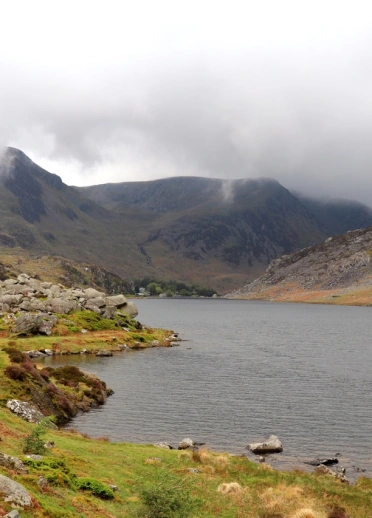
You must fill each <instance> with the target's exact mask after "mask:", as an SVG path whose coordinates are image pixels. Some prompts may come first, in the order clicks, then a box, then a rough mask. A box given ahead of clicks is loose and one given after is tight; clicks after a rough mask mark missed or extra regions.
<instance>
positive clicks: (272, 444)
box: [247, 435, 283, 455]
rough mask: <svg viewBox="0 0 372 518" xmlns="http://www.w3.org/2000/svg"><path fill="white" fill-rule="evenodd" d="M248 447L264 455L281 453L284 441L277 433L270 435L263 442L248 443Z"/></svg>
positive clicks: (253, 451)
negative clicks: (282, 441)
mask: <svg viewBox="0 0 372 518" xmlns="http://www.w3.org/2000/svg"><path fill="white" fill-rule="evenodd" d="M247 448H248V449H249V450H250V451H251V452H252V453H255V454H257V455H262V454H263V453H281V452H282V451H283V446H282V443H281V442H280V440H279V439H278V437H277V436H276V435H270V437H269V438H268V439H266V440H265V441H263V442H254V443H251V444H248V446H247Z"/></svg>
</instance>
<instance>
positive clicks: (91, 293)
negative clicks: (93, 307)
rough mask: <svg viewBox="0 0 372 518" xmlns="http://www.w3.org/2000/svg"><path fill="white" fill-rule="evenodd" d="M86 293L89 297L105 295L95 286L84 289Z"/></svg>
mask: <svg viewBox="0 0 372 518" xmlns="http://www.w3.org/2000/svg"><path fill="white" fill-rule="evenodd" d="M84 293H85V297H86V298H87V299H93V298H94V297H105V293H103V291H98V290H95V289H94V288H87V289H86V290H84Z"/></svg>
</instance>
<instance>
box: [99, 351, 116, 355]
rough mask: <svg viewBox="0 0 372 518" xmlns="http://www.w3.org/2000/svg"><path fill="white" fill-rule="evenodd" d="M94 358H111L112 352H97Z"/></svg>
mask: <svg viewBox="0 0 372 518" xmlns="http://www.w3.org/2000/svg"><path fill="white" fill-rule="evenodd" d="M96 356H112V352H111V351H98V353H96Z"/></svg>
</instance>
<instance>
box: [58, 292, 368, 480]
mask: <svg viewBox="0 0 372 518" xmlns="http://www.w3.org/2000/svg"><path fill="white" fill-rule="evenodd" d="M136 303H137V301H136ZM137 305H138V308H139V317H138V319H139V320H140V321H141V322H142V323H144V324H146V325H148V326H153V327H164V328H168V329H173V330H174V331H176V332H178V333H180V336H181V338H183V339H184V340H185V341H183V342H181V343H180V347H174V348H157V349H147V350H144V351H130V352H122V353H118V354H117V355H115V357H114V358H96V357H90V356H87V357H86V356H84V357H82V358H80V357H76V356H71V357H68V358H66V357H63V358H61V357H54V358H51V359H50V360H48V361H49V362H50V364H52V365H53V364H57V363H61V362H63V363H67V362H68V363H72V364H75V365H78V366H79V367H80V368H81V369H83V370H86V371H88V372H93V373H95V374H97V375H98V376H99V377H100V378H101V379H103V380H105V381H106V382H107V384H108V385H109V386H110V387H111V388H112V389H114V391H115V394H114V395H113V396H112V397H110V398H109V399H108V401H107V403H106V404H105V405H104V406H103V407H101V408H99V409H97V410H93V411H92V412H90V413H88V414H84V415H81V416H78V417H77V418H76V419H74V421H73V423H72V424H71V426H72V427H74V428H77V429H78V430H80V431H82V432H86V433H88V434H90V435H92V436H94V437H99V436H106V437H109V438H110V439H111V440H113V441H125V442H137V443H154V442H158V441H168V442H170V443H173V444H175V445H177V444H178V442H179V441H180V440H181V439H183V438H185V437H191V438H192V439H194V440H196V441H201V442H206V443H207V445H208V446H209V447H210V448H212V449H214V450H220V451H229V452H231V453H236V454H242V453H245V452H246V451H247V450H245V446H246V445H247V444H248V443H249V442H254V441H256V440H258V441H261V440H263V439H265V438H266V437H267V436H268V435H270V434H275V435H278V437H279V438H280V439H281V441H282V443H283V447H284V452H283V453H282V454H280V455H274V456H270V463H271V464H272V465H273V466H274V467H279V468H284V469H287V468H288V469H290V468H294V467H300V468H302V469H312V468H310V467H307V466H306V465H305V464H303V461H304V460H306V459H309V458H314V457H318V456H322V455H326V456H334V455H335V454H336V453H340V454H341V456H340V463H341V464H342V465H343V466H345V467H346V468H347V473H346V474H347V476H348V477H350V478H351V479H353V478H355V477H356V476H358V475H360V474H361V473H360V472H359V471H358V470H359V469H364V470H366V471H365V472H364V473H363V474H364V475H366V476H369V477H371V476H372V434H371V431H372V426H371V395H372V347H371V337H372V318H371V317H372V308H357V307H337V306H323V305H308V304H285V303H270V302H256V301H234V300H223V299H194V300H185V299H176V300H173V299H162V300H153V299H147V300H139V301H138V303H137Z"/></svg>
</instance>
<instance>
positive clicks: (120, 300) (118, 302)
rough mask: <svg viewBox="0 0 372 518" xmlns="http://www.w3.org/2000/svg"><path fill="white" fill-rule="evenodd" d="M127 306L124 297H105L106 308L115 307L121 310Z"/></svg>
mask: <svg viewBox="0 0 372 518" xmlns="http://www.w3.org/2000/svg"><path fill="white" fill-rule="evenodd" d="M126 304H127V299H126V298H125V297H124V295H121V294H120V295H111V296H110V297H106V305H107V306H115V307H116V308H122V307H123V306H125V305H126Z"/></svg>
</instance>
